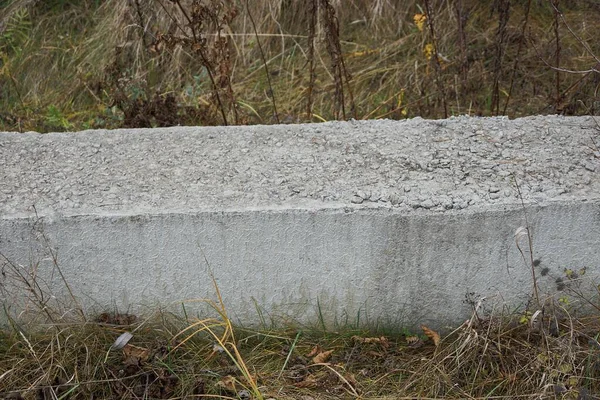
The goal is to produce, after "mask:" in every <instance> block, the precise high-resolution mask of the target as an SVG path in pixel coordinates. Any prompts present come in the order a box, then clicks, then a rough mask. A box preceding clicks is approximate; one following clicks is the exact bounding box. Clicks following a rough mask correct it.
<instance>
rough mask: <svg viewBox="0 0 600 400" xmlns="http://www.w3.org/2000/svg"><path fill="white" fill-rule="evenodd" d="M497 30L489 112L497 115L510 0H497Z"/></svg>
mask: <svg viewBox="0 0 600 400" xmlns="http://www.w3.org/2000/svg"><path fill="white" fill-rule="evenodd" d="M496 11H497V12H498V28H497V29H496V41H495V44H496V48H495V52H494V70H493V77H494V86H493V88H492V102H491V106H490V112H491V113H492V114H496V115H498V113H499V112H500V79H501V77H502V59H503V58H504V47H505V41H506V25H507V24H508V20H509V18H510V0H498V1H497V8H496Z"/></svg>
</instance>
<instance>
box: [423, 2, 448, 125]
mask: <svg viewBox="0 0 600 400" xmlns="http://www.w3.org/2000/svg"><path fill="white" fill-rule="evenodd" d="M425 12H426V13H427V24H428V25H429V33H430V34H431V42H432V44H433V55H432V62H433V69H434V71H435V78H434V79H435V83H436V85H437V87H438V91H439V93H441V95H442V104H443V106H444V118H448V104H447V103H446V90H445V89H444V85H443V84H442V81H441V75H442V67H441V64H440V57H439V49H438V42H437V37H436V32H435V26H434V20H435V18H434V12H433V8H432V7H431V4H430V2H429V0H425Z"/></svg>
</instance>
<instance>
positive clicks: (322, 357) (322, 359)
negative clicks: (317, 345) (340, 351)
mask: <svg viewBox="0 0 600 400" xmlns="http://www.w3.org/2000/svg"><path fill="white" fill-rule="evenodd" d="M332 353H333V350H329V351H324V352H321V353H319V354H317V355H316V356H315V357H314V358H313V359H312V361H313V363H314V364H322V363H326V362H327V361H329V358H331V354H332Z"/></svg>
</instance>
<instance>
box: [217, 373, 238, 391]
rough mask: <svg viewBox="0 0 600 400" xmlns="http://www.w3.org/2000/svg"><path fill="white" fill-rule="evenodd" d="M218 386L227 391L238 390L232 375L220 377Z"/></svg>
mask: <svg viewBox="0 0 600 400" xmlns="http://www.w3.org/2000/svg"><path fill="white" fill-rule="evenodd" d="M217 386H218V387H219V388H221V389H223V390H225V391H227V392H231V393H236V392H237V386H236V380H235V378H234V377H233V376H231V375H227V376H224V377H222V378H221V379H219V381H218V382H217Z"/></svg>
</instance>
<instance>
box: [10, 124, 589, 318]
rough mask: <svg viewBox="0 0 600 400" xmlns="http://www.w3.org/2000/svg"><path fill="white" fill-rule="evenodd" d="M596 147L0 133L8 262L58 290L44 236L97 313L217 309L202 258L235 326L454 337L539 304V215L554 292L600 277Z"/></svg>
mask: <svg viewBox="0 0 600 400" xmlns="http://www.w3.org/2000/svg"><path fill="white" fill-rule="evenodd" d="M596 144H598V145H600V129H599V128H598V125H596V123H595V122H594V121H593V120H592V119H591V118H588V117H578V118H575V117H571V118H565V117H530V118H523V119H517V120H508V119H506V118H468V117H459V118H451V119H447V120H437V121H428V120H423V119H420V118H415V119H412V120H405V121H350V122H331V123H324V124H310V125H279V126H249V127H246V126H244V127H215V128H199V127H174V128H166V129H145V130H144V129H136V130H116V131H85V132H78V133H52V134H44V135H40V134H36V133H25V134H17V133H0V251H1V252H2V253H3V254H4V255H5V256H6V257H7V258H9V259H10V260H12V261H13V262H15V263H17V264H21V265H24V266H25V265H31V263H32V262H33V261H32V260H34V259H36V258H38V259H41V260H42V263H41V264H40V265H41V266H42V267H43V268H42V267H40V276H41V277H43V278H44V279H45V281H48V285H50V286H52V287H53V288H54V289H53V290H59V289H58V287H60V284H59V282H58V281H57V274H56V271H54V274H53V273H52V268H50V263H49V262H48V251H47V249H46V250H44V247H48V244H44V243H46V242H45V240H46V239H48V243H50V245H51V246H52V248H54V249H56V250H57V254H58V259H59V264H60V266H61V270H62V271H63V273H64V274H65V276H66V277H67V279H68V280H69V281H70V283H71V286H72V287H73V288H74V290H75V292H76V294H77V296H78V297H80V298H81V299H82V301H83V302H84V303H85V304H86V305H87V306H96V308H103V307H106V306H107V305H114V306H117V307H120V308H124V307H128V306H130V305H139V304H143V305H152V304H156V303H161V304H167V303H170V302H174V301H178V300H185V299H188V298H198V297H206V296H211V295H212V293H213V292H214V291H213V289H212V286H211V285H212V283H211V281H210V279H209V275H208V268H207V266H206V265H205V262H204V257H205V256H206V259H208V261H209V262H210V264H211V267H212V270H213V272H214V275H215V278H216V279H217V282H218V283H219V286H220V289H221V291H222V292H223V294H224V296H225V299H226V301H227V303H228V306H229V307H230V309H231V311H232V314H233V315H235V316H237V317H238V318H240V319H242V320H246V321H251V320H252V319H253V318H255V317H256V315H255V314H256V307H257V306H259V307H263V308H264V309H265V310H266V311H268V312H271V313H272V314H273V315H275V314H277V315H293V316H294V317H299V318H304V317H305V318H306V319H310V318H311V316H312V317H314V315H315V307H316V305H317V300H318V304H319V306H320V307H321V308H322V311H324V312H325V313H326V314H327V315H328V316H329V319H330V320H333V319H334V318H338V320H340V319H344V318H346V317H347V318H348V319H349V320H350V321H352V320H354V319H356V318H358V316H359V315H361V316H362V317H361V318H363V320H364V318H369V319H370V320H371V321H373V320H386V321H391V322H401V323H407V324H412V323H420V322H427V323H434V324H437V325H440V324H445V323H449V324H450V323H456V322H457V321H459V320H460V319H461V318H464V317H465V316H466V315H467V314H468V309H469V307H468V305H467V304H466V303H465V302H464V300H465V295H467V294H468V293H471V292H473V293H475V296H477V295H487V296H489V295H493V294H496V295H500V296H502V297H504V298H506V299H509V300H511V301H517V302H518V301H526V300H527V294H528V293H530V291H531V277H530V271H529V269H528V268H527V266H526V265H525V264H524V261H523V259H522V255H521V253H520V252H519V250H518V249H517V246H516V244H515V238H514V237H513V236H514V233H515V231H516V229H517V228H518V227H520V226H523V225H525V224H526V220H525V216H526V215H527V217H528V218H527V222H528V223H529V225H530V228H531V232H532V234H533V238H534V255H535V257H536V258H539V259H540V260H541V264H540V266H538V267H537V268H538V269H539V272H540V274H541V272H542V269H544V268H547V270H544V271H545V275H544V277H542V278H541V283H543V284H544V285H545V286H544V290H550V291H551V290H554V291H555V288H554V286H556V282H555V280H556V278H558V277H560V275H561V274H562V271H563V269H564V268H566V267H569V268H582V267H587V268H588V271H590V273H589V274H588V275H590V276H592V277H593V276H594V274H596V269H597V268H598V266H599V265H600V255H598V254H597V249H598V245H600V212H599V211H600V208H599V204H600V202H599V195H600V190H599V188H600V180H599V179H598V170H599V168H600V152H599V151H598V148H597V147H596ZM522 202H523V204H522ZM32 206H35V208H33V207H32ZM36 221H37V223H36ZM41 222H43V223H41ZM42 228H43V231H41V229H42ZM41 233H44V235H43V236H41ZM521 247H522V249H523V250H525V253H527V251H528V250H527V247H528V246H526V245H525V243H524V242H521ZM525 256H526V258H528V254H525ZM5 267H6V266H5ZM44 271H45V272H44ZM546 272H547V274H546ZM10 300H11V298H7V297H5V299H4V301H5V302H7V301H8V302H10ZM365 316H366V317H365Z"/></svg>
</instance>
